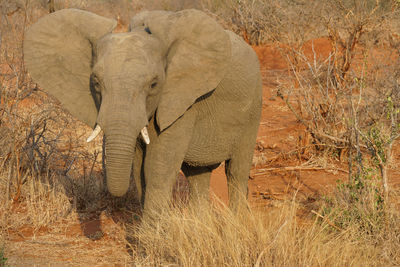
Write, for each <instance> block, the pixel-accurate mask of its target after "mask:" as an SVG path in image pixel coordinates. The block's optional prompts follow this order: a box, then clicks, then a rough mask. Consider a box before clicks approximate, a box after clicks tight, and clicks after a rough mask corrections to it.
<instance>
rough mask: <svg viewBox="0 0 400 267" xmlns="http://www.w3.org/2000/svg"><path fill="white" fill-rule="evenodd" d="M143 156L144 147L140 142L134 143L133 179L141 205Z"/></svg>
mask: <svg viewBox="0 0 400 267" xmlns="http://www.w3.org/2000/svg"><path fill="white" fill-rule="evenodd" d="M143 157H144V147H143V145H142V144H141V143H139V142H137V143H136V149H135V157H134V159H133V179H134V181H135V185H136V191H137V193H138V199H139V201H140V204H141V205H143V199H144V198H143V196H144V194H143V188H144V173H143Z"/></svg>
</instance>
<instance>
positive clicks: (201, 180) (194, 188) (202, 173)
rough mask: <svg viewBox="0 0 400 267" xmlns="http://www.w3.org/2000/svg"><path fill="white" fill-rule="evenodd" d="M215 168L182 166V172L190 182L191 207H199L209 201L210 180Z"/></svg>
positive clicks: (184, 164)
mask: <svg viewBox="0 0 400 267" xmlns="http://www.w3.org/2000/svg"><path fill="white" fill-rule="evenodd" d="M214 168H215V167H214V166H211V167H210V166H200V167H195V166H190V165H188V164H186V163H183V164H182V171H183V173H184V174H185V176H186V178H187V179H188V182H189V190H190V191H189V192H190V196H189V201H190V204H191V205H197V204H199V203H201V202H203V201H208V200H209V196H210V195H209V193H210V178H211V172H212V170H213V169H214Z"/></svg>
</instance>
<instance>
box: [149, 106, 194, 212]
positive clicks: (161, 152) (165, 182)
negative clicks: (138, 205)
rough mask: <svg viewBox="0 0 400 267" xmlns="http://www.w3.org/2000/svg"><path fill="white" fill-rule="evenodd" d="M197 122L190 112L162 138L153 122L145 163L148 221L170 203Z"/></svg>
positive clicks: (163, 133)
mask: <svg viewBox="0 0 400 267" xmlns="http://www.w3.org/2000/svg"><path fill="white" fill-rule="evenodd" d="M194 121H195V116H194V113H193V112H189V111H188V112H186V113H185V115H184V116H182V117H181V118H179V119H178V120H177V121H176V122H175V123H174V124H172V125H171V126H170V127H169V128H168V129H166V130H164V131H163V132H161V133H160V134H158V133H157V131H156V127H157V126H156V125H155V122H154V120H152V121H151V122H150V125H149V136H150V144H149V145H148V146H147V147H146V156H145V162H144V176H145V181H146V192H145V201H144V210H143V213H144V216H145V217H146V216H148V215H150V213H151V212H160V211H161V210H162V208H164V207H165V205H168V204H169V203H170V201H171V199H172V189H173V186H174V184H175V182H176V179H177V176H178V173H179V170H180V168H181V165H182V162H183V159H184V157H185V154H186V152H187V149H188V147H189V142H190V139H191V136H192V132H193V126H194ZM160 209H161V210H160Z"/></svg>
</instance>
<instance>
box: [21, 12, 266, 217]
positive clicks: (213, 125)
mask: <svg viewBox="0 0 400 267" xmlns="http://www.w3.org/2000/svg"><path fill="white" fill-rule="evenodd" d="M115 27H116V21H115V20H113V19H109V18H105V17H102V16H99V15H96V14H94V13H91V12H88V11H84V10H78V9H63V10H60V11H57V12H54V13H51V14H48V15H45V16H43V17H42V18H40V19H39V20H38V21H37V22H36V23H34V24H33V25H32V26H31V27H30V28H29V29H28V30H27V31H26V33H25V38H24V48H23V49H24V50H23V51H24V60H25V65H26V68H27V70H28V72H29V73H30V75H31V77H32V79H33V80H34V81H35V82H37V83H38V84H39V85H40V87H41V88H42V89H43V90H45V91H46V92H48V93H49V94H50V95H52V96H54V97H55V98H57V99H58V100H59V101H60V102H61V104H62V106H63V107H64V108H65V109H66V110H67V111H68V112H69V113H71V114H72V115H73V116H75V117H76V118H78V119H79V120H81V121H83V122H84V123H86V124H87V125H89V126H90V127H91V128H92V129H94V131H93V133H92V134H91V136H90V137H89V138H88V141H91V140H92V139H93V138H94V137H95V136H96V135H97V134H98V133H99V132H100V131H103V133H104V135H105V137H106V141H105V155H106V156H105V161H106V177H107V188H108V191H109V192H110V193H111V195H113V196H123V195H124V194H125V193H126V192H127V190H128V187H129V184H130V177H131V175H132V171H133V177H134V180H135V183H136V187H137V189H138V190H137V191H138V194H139V198H140V199H142V206H143V212H144V213H146V212H149V211H151V210H153V209H157V207H158V205H163V203H167V202H168V201H170V199H171V197H172V189H173V185H174V184H175V182H176V179H177V176H178V173H179V171H180V170H182V171H183V173H184V174H185V176H186V177H187V179H188V184H189V190H190V191H189V192H190V197H189V201H190V202H197V200H200V199H207V198H208V196H209V187H210V176H211V172H212V170H213V169H215V168H216V167H218V165H220V164H221V163H222V162H225V173H226V177H227V183H228V197H229V207H230V208H231V209H232V210H237V209H238V207H239V206H240V203H241V202H244V201H242V200H241V199H242V198H243V196H247V193H248V192H247V191H248V178H249V173H250V168H251V164H252V156H253V152H254V146H255V142H256V136H257V131H258V126H259V121H260V116H261V108H262V81H261V74H260V66H259V61H258V57H257V55H256V54H255V52H254V51H253V49H252V48H251V46H249V45H248V44H247V43H246V42H244V41H243V40H242V38H240V37H239V36H237V35H236V34H235V33H233V32H231V31H229V30H224V29H223V27H222V26H221V25H220V24H219V23H218V22H216V21H215V20H214V19H213V18H211V17H210V16H208V15H207V14H205V13H204V12H202V11H200V10H194V9H188V10H182V11H177V12H170V11H144V12H141V13H138V14H137V15H135V16H134V17H133V18H132V19H131V22H130V25H129V29H128V30H127V31H126V32H122V33H113V30H114V29H115Z"/></svg>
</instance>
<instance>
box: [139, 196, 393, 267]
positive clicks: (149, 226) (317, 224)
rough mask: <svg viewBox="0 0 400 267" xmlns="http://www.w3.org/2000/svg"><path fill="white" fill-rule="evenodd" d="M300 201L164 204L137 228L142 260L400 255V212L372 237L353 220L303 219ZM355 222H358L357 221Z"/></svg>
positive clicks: (365, 259) (360, 260)
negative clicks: (236, 208)
mask: <svg viewBox="0 0 400 267" xmlns="http://www.w3.org/2000/svg"><path fill="white" fill-rule="evenodd" d="M298 209H299V208H298V205H297V204H296V202H294V201H293V202H290V201H289V202H283V203H279V204H277V205H276V206H275V207H274V208H269V209H268V210H252V209H245V210H241V211H240V212H239V213H238V214H239V215H235V214H233V213H232V212H231V211H229V210H228V209H227V208H225V207H224V208H221V207H218V208H216V207H215V206H212V205H207V204H202V206H201V207H196V208H194V207H182V206H178V207H175V208H171V209H167V210H165V209H164V210H163V212H162V213H160V214H158V217H157V218H156V220H155V221H153V222H152V223H149V222H143V223H142V225H140V227H138V228H135V229H134V230H133V239H134V240H136V242H137V244H138V245H137V246H138V248H139V249H137V250H136V251H135V252H134V253H135V254H134V258H133V261H134V262H135V264H136V265H138V266H139V265H140V266H143V265H145V266H150V265H151V266H154V265H156V266H158V265H175V264H176V265H179V266H383V265H386V266H387V265H388V264H389V265H394V264H396V263H398V260H399V256H400V255H399V251H400V250H399V248H400V247H399V244H400V243H399V242H398V241H399V240H398V239H399V234H400V228H399V226H398V223H397V222H398V215H396V216H395V215H393V216H392V217H390V216H388V217H387V219H386V221H385V222H386V223H387V225H386V226H387V227H385V228H382V229H381V230H380V231H379V232H378V233H375V235H374V236H373V237H372V236H370V238H366V236H367V233H366V232H363V231H361V230H360V229H359V228H357V227H356V226H353V224H349V225H348V227H346V228H344V229H340V230H337V229H336V228H333V227H332V226H331V225H332V223H331V221H330V219H332V217H329V216H327V217H329V218H330V219H326V218H327V217H326V218H325V217H324V219H323V220H320V219H318V218H317V219H315V220H311V219H310V218H308V219H306V218H303V219H301V220H300V221H299V218H298V217H297V216H296V213H297V211H298ZM354 225H356V224H354Z"/></svg>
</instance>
